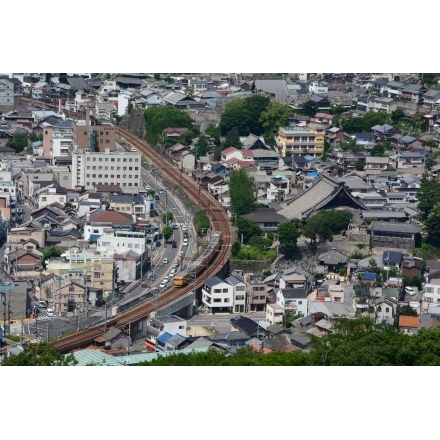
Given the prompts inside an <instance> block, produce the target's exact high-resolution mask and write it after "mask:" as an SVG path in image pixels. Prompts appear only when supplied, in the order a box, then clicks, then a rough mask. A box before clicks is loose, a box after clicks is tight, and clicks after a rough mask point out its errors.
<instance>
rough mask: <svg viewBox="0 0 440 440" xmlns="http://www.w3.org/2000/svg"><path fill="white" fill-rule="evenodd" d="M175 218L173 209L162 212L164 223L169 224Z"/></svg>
mask: <svg viewBox="0 0 440 440" xmlns="http://www.w3.org/2000/svg"><path fill="white" fill-rule="evenodd" d="M173 220H174V214H173V212H172V211H167V212H165V213H163V214H162V223H163V224H164V225H168V224H169V223H170V222H172V221H173Z"/></svg>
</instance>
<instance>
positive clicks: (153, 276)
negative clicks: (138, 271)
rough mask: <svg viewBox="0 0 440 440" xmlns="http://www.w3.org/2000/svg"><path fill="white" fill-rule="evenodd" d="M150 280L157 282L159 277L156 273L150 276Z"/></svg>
mask: <svg viewBox="0 0 440 440" xmlns="http://www.w3.org/2000/svg"><path fill="white" fill-rule="evenodd" d="M148 279H149V280H152V281H154V280H157V275H156V274H155V273H152V274H150V275H149V276H148Z"/></svg>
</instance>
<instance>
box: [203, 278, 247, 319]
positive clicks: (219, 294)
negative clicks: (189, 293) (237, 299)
mask: <svg viewBox="0 0 440 440" xmlns="http://www.w3.org/2000/svg"><path fill="white" fill-rule="evenodd" d="M243 294H244V292H243ZM233 299H234V287H233V286H232V284H229V283H227V282H226V281H223V280H222V279H221V278H219V277H212V278H209V279H207V280H206V281H205V284H204V285H203V288H202V302H203V305H204V307H205V310H206V311H207V312H209V313H211V312H212V313H215V312H230V313H232V312H233Z"/></svg>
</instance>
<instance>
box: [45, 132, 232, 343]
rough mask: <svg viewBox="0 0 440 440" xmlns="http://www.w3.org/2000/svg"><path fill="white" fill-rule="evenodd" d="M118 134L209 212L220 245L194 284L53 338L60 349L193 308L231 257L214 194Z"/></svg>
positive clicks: (139, 328) (227, 228)
mask: <svg viewBox="0 0 440 440" xmlns="http://www.w3.org/2000/svg"><path fill="white" fill-rule="evenodd" d="M116 134H117V135H118V136H120V137H121V138H123V139H125V141H126V142H127V143H129V144H130V145H132V146H133V147H135V148H136V149H137V150H138V151H139V152H140V153H142V154H143V155H144V156H145V157H146V158H147V159H148V160H150V161H151V162H152V163H154V164H155V166H157V167H159V168H161V170H162V172H163V174H164V176H165V177H166V178H167V179H168V180H169V181H171V182H172V183H173V184H175V185H176V186H179V187H180V188H182V189H184V191H185V194H186V195H187V196H188V197H189V198H190V199H191V201H192V202H193V203H194V204H196V205H198V206H199V207H200V209H202V210H204V211H206V213H207V215H208V217H209V219H210V222H211V230H212V231H218V232H220V234H221V237H222V240H221V244H220V246H219V248H218V250H217V252H216V254H215V256H214V257H213V259H212V261H211V263H210V264H209V266H208V267H206V268H205V269H204V272H203V277H197V278H196V279H195V281H194V282H193V283H191V284H188V285H186V286H184V287H180V288H176V287H171V288H169V289H168V290H166V291H165V292H163V293H161V294H160V295H159V297H157V298H150V299H148V298H146V300H145V301H144V302H142V303H141V304H139V305H136V306H134V307H132V308H130V309H128V310H126V311H124V312H122V313H120V314H118V315H116V316H114V317H112V318H110V319H108V320H107V322H106V324H102V325H100V326H95V327H91V328H88V329H84V330H82V331H79V332H78V333H75V334H71V335H67V336H65V337H63V338H61V339H58V340H56V341H52V342H51V345H53V346H54V347H55V348H57V349H58V350H60V351H61V352H69V351H71V350H74V349H77V348H82V347H86V346H88V345H90V344H92V343H93V340H94V338H96V337H97V336H101V335H102V333H103V332H104V331H105V328H108V327H109V326H118V327H122V326H125V327H126V326H129V327H130V334H131V335H133V337H135V335H142V334H143V331H144V330H143V329H144V327H145V321H146V319H147V317H148V316H149V315H150V314H151V313H153V312H156V311H158V313H159V314H161V313H170V312H172V311H175V310H179V309H182V308H184V307H190V306H191V307H192V306H193V304H194V300H195V291H196V290H197V289H198V288H200V287H201V286H202V285H203V283H204V280H205V279H206V278H208V277H211V276H214V275H217V274H219V273H220V272H221V271H222V270H223V269H224V268H225V266H226V265H227V263H228V260H229V256H230V252H231V245H232V243H233V239H234V229H233V227H232V225H231V223H230V221H229V218H228V216H227V214H226V212H225V211H224V209H223V207H222V206H221V204H220V203H219V202H218V201H217V200H216V199H215V198H214V197H213V196H212V195H211V194H209V193H208V192H206V191H204V190H201V189H200V186H199V185H198V184H197V182H195V181H194V180H192V179H191V178H190V177H188V176H187V175H186V174H183V173H182V172H181V171H180V170H178V169H177V168H175V167H174V166H172V165H170V162H169V160H167V159H165V158H164V157H162V156H160V155H158V154H157V153H156V152H155V151H154V150H153V149H152V148H151V147H150V146H148V145H147V144H146V143H145V142H144V141H142V140H141V139H139V138H138V137H136V136H134V135H132V134H131V133H129V132H127V131H125V130H122V129H120V128H118V129H117V130H116Z"/></svg>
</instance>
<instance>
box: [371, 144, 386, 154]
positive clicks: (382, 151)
mask: <svg viewBox="0 0 440 440" xmlns="http://www.w3.org/2000/svg"><path fill="white" fill-rule="evenodd" d="M370 154H371V155H372V156H376V157H383V156H385V147H384V146H383V145H380V144H376V145H374V147H373V148H372V149H371V153H370Z"/></svg>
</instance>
